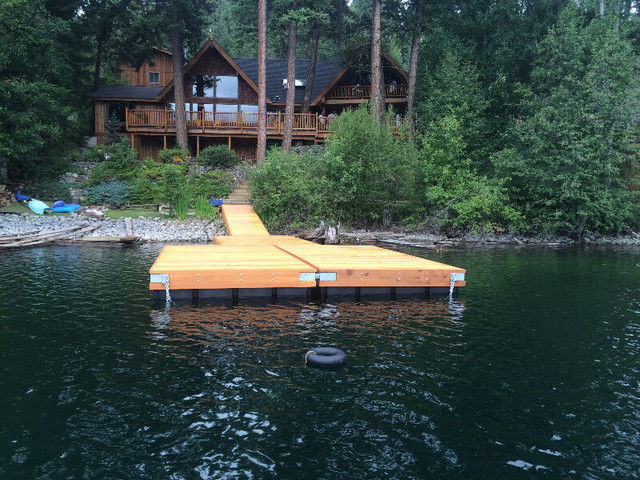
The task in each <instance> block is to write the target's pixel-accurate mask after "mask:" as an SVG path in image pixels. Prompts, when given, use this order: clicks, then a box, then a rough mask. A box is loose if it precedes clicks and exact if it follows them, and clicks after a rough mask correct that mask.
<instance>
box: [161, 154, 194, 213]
mask: <svg viewBox="0 0 640 480" xmlns="http://www.w3.org/2000/svg"><path fill="white" fill-rule="evenodd" d="M185 167H186V166H183V165H171V164H167V165H165V166H164V169H163V171H162V178H161V179H160V181H159V182H158V185H159V188H160V192H159V193H160V200H161V201H160V203H167V204H169V205H174V204H175V203H176V201H177V198H178V195H179V194H180V192H182V191H184V190H186V188H187V179H186V177H185V173H186V172H185Z"/></svg>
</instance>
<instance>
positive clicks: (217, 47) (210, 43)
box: [160, 38, 258, 97]
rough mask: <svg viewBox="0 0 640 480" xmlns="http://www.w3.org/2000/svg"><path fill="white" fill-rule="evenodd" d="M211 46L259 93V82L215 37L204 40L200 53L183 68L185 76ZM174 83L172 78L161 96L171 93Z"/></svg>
mask: <svg viewBox="0 0 640 480" xmlns="http://www.w3.org/2000/svg"><path fill="white" fill-rule="evenodd" d="M209 48H213V49H215V50H217V51H218V53H219V54H220V55H221V56H222V58H224V59H225V60H226V61H227V62H229V64H230V65H231V66H232V67H233V68H234V69H235V71H236V72H238V75H240V76H241V77H242V78H243V79H244V80H245V81H246V82H247V83H248V84H249V86H250V87H251V88H252V89H253V90H254V91H255V92H256V93H258V84H257V82H254V81H253V79H251V78H250V77H249V76H247V74H246V73H244V71H243V70H242V68H240V66H239V65H238V64H237V63H236V61H235V60H234V59H233V58H231V57H230V56H229V55H228V54H227V52H225V50H224V48H222V47H221V46H220V44H219V43H218V42H216V41H215V40H214V39H213V38H209V40H207V41H206V42H204V45H202V48H200V50H198V53H196V54H195V56H194V57H193V58H192V59H191V60H189V62H188V63H187V64H186V65H185V67H184V68H183V69H182V75H183V76H184V74H186V73H188V72H189V70H191V68H192V67H193V66H194V65H195V64H196V63H198V61H199V60H200V58H201V57H202V56H203V55H204V54H205V53H206V52H207V50H209ZM173 84H174V81H173V80H171V81H170V82H169V84H168V85H167V86H166V87H164V89H163V90H162V92H161V94H160V96H161V97H164V96H165V95H167V93H169V92H170V91H171V89H172V88H173Z"/></svg>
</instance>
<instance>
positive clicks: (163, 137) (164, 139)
mask: <svg viewBox="0 0 640 480" xmlns="http://www.w3.org/2000/svg"><path fill="white" fill-rule="evenodd" d="M162 140H163V147H162V148H164V149H165V150H166V149H167V136H166V135H163V136H162Z"/></svg>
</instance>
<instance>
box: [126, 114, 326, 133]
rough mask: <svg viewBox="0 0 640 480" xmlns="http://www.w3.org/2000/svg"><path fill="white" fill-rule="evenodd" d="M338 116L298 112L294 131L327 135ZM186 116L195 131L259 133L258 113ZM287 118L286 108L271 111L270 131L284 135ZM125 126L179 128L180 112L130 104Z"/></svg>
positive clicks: (134, 128)
mask: <svg viewBox="0 0 640 480" xmlns="http://www.w3.org/2000/svg"><path fill="white" fill-rule="evenodd" d="M335 118H336V117H335V116H334V115H328V116H327V115H321V114H318V113H295V114H294V118H293V133H294V135H298V136H307V137H308V136H309V135H313V136H316V137H321V138H322V137H325V136H326V135H327V134H328V133H329V126H330V125H331V123H332V122H333V121H334V120H335ZM186 120H187V128H188V129H189V131H191V132H192V133H194V130H195V131H197V132H201V133H203V134H204V133H216V132H220V133H225V132H229V133H238V132H239V133H243V134H244V133H247V134H251V133H256V134H257V131H258V113H246V112H205V111H202V110H198V111H187V112H186ZM284 120H285V114H284V112H270V113H267V122H266V123H267V132H268V133H269V134H270V135H282V133H283V130H284V123H285V121H284ZM125 128H126V130H127V131H140V130H144V131H153V132H175V129H176V114H175V111H173V110H160V109H129V108H127V109H126V118H125Z"/></svg>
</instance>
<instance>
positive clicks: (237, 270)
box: [149, 205, 465, 303]
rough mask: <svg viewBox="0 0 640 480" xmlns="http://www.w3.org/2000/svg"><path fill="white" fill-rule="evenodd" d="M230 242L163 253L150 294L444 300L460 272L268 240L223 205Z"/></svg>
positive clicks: (249, 213) (235, 208) (369, 251)
mask: <svg viewBox="0 0 640 480" xmlns="http://www.w3.org/2000/svg"><path fill="white" fill-rule="evenodd" d="M222 215H223V218H224V221H225V224H226V226H227V234H228V236H224V237H214V238H213V244H212V245H168V246H165V247H164V248H163V249H162V251H161V252H160V255H159V256H158V258H157V259H156V261H155V263H154V264H153V266H152V267H151V269H150V270H149V273H150V280H149V282H150V283H149V288H150V289H151V290H154V291H156V292H157V294H158V296H159V297H163V296H164V295H165V292H166V290H167V289H169V291H170V294H171V297H172V298H174V299H186V300H193V301H196V302H197V301H198V300H199V299H205V298H230V299H232V301H233V302H234V303H235V302H237V301H239V300H240V299H247V298H258V297H267V298H271V299H272V300H274V299H277V298H278V297H288V296H305V297H314V298H317V297H320V298H322V297H324V296H327V295H351V296H356V297H360V296H361V295H370V294H373V295H375V294H380V295H386V296H390V297H394V296H396V295H402V294H404V293H408V294H416V293H417V294H424V295H428V294H430V293H449V292H450V290H451V289H456V288H457V287H462V286H464V285H465V280H464V275H465V270H464V269H461V268H457V267H453V266H450V265H445V264H442V263H438V262H434V261H431V260H426V259H423V258H419V257H414V256H412V255H407V254H404V253H400V252H395V251H392V250H387V249H384V248H379V247H374V246H340V245H318V244H315V243H312V242H308V241H306V240H301V239H299V238H295V237H290V236H286V235H269V233H268V231H267V229H266V228H265V227H264V225H263V224H262V222H261V221H260V219H259V217H258V216H257V214H256V213H255V211H254V210H253V207H251V206H250V205H223V207H222Z"/></svg>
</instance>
